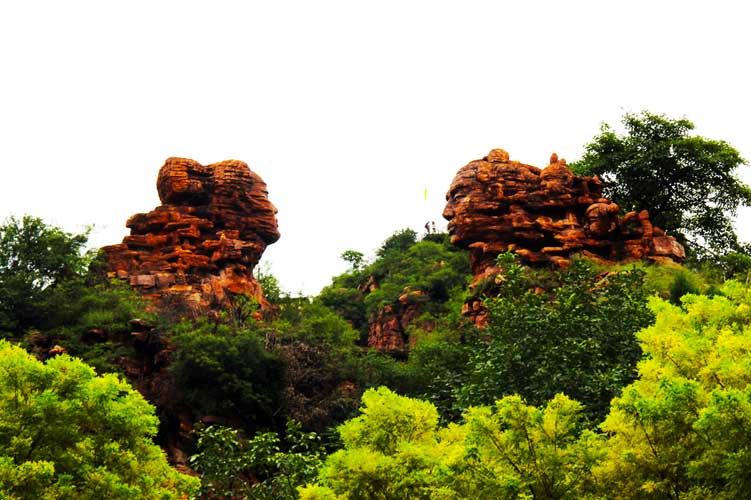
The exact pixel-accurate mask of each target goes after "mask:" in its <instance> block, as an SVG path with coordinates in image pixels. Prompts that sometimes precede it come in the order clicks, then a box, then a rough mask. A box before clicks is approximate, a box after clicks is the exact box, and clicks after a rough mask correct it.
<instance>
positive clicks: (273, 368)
mask: <svg viewBox="0 0 751 500" xmlns="http://www.w3.org/2000/svg"><path fill="white" fill-rule="evenodd" d="M625 123H626V125H627V129H628V130H627V133H626V135H625V136H619V135H618V134H617V133H616V132H614V131H612V130H610V129H609V128H608V127H605V128H603V130H602V133H601V135H600V136H598V137H596V138H595V141H594V142H593V143H592V144H590V145H589V146H588V147H587V154H586V156H585V158H584V160H583V161H582V162H581V163H579V164H578V166H577V168H579V169H581V170H582V171H583V172H588V173H600V174H601V175H603V179H604V180H605V181H606V182H611V183H621V184H623V185H621V186H620V188H618V186H614V185H612V184H611V186H610V189H612V192H613V193H616V194H617V195H618V196H621V197H622V199H623V201H622V203H624V205H627V206H628V207H629V208H642V207H644V206H646V205H643V204H640V203H642V202H640V201H639V200H636V199H634V198H633V197H634V196H635V193H636V192H637V191H638V190H634V189H632V187H629V186H631V185H630V184H628V183H629V182H632V181H633V182H636V183H637V184H638V183H642V184H644V183H650V182H656V181H654V179H652V180H650V179H651V178H650V177H649V176H648V175H647V174H646V173H645V172H648V171H649V169H646V170H645V169H644V168H643V167H644V163H645V162H647V160H650V161H653V160H654V161H653V164H652V166H653V167H654V168H656V169H668V170H670V172H673V173H674V174H675V175H674V177H672V179H674V180H676V182H683V181H681V179H684V180H686V179H687V180H686V182H685V183H684V184H685V185H682V188H683V187H687V186H688V188H690V187H691V185H695V184H696V183H695V182H693V181H692V180H691V179H694V177H693V176H692V175H693V174H696V173H697V172H699V173H701V172H705V170H704V168H705V167H706V168H709V169H710V171H711V170H712V169H715V170H717V169H721V170H723V174H724V175H718V176H716V177H711V176H710V177H708V178H707V179H708V180H707V181H706V182H708V183H710V184H711V183H713V182H726V181H727V182H730V181H732V182H737V184H734V187H733V190H732V193H731V194H732V196H731V197H730V198H722V199H720V198H718V200H719V201H722V203H725V205H721V204H715V205H714V206H715V207H716V208H717V210H718V211H715V212H712V211H711V210H710V211H706V210H698V209H695V207H694V206H693V205H692V204H691V203H688V202H686V203H683V202H681V203H679V204H675V205H669V204H660V203H661V202H660V200H661V199H662V198H661V197H660V196H657V194H659V193H661V192H662V191H664V190H666V189H671V187H670V186H669V185H668V186H667V187H665V186H663V185H662V184H660V186H661V187H660V186H657V187H659V189H654V190H653V189H650V190H649V192H650V193H652V194H654V196H651V197H650V198H649V199H648V200H645V201H643V203H648V204H656V205H655V207H657V208H659V209H660V210H662V212H661V213H660V217H662V220H665V221H668V222H669V223H670V224H673V226H671V229H672V230H673V231H675V232H676V233H678V234H680V235H681V240H682V241H684V242H686V243H687V244H688V245H689V248H688V250H689V251H688V259H687V261H686V262H685V263H683V264H677V263H674V262H651V261H641V262H628V263H621V264H617V265H610V264H607V263H604V262H603V261H592V260H588V259H587V258H585V257H584V256H572V260H571V265H569V266H568V267H566V268H562V269H561V268H553V267H546V266H537V267H530V266H527V265H524V264H523V263H522V262H521V261H520V260H519V258H518V256H516V255H514V254H513V253H504V254H501V255H499V256H498V258H497V260H496V262H495V267H497V268H498V269H499V272H498V273H495V274H493V275H487V276H484V278H483V279H480V280H475V281H476V282H474V283H473V284H472V286H471V287H470V283H471V282H472V276H471V275H470V265H469V260H470V259H469V254H468V252H467V251H465V250H462V249H459V248H456V247H454V246H453V245H451V244H450V242H449V236H448V235H446V234H441V233H431V234H426V235H423V236H422V237H418V235H417V234H416V233H415V232H414V231H412V230H411V229H401V230H398V231H396V232H395V233H393V234H392V235H391V236H388V237H387V238H386V239H385V240H384V242H383V244H382V245H381V247H380V248H378V249H377V250H376V251H375V253H374V255H372V256H366V255H365V254H363V253H362V252H359V251H356V250H348V251H346V252H344V253H343V254H342V258H343V259H344V260H345V261H346V262H347V263H348V264H349V266H350V268H349V270H348V271H347V272H345V273H343V274H341V275H339V276H335V277H333V278H332V281H331V284H330V285H329V286H327V287H325V288H324V289H323V290H322V291H321V293H320V294H318V295H317V296H315V297H301V296H293V295H290V294H287V293H286V292H285V291H284V290H282V289H281V288H280V287H279V283H278V282H277V281H276V280H275V278H274V276H273V274H271V273H270V272H269V271H268V270H266V271H263V272H257V274H258V275H259V276H258V278H259V281H260V282H261V284H262V285H263V288H264V290H265V293H266V297H265V298H266V299H267V300H268V301H269V303H270V304H271V305H272V307H271V308H267V309H264V310H263V311H260V310H259V305H258V304H257V303H255V302H253V301H252V300H250V299H248V298H247V297H246V296H244V295H234V296H232V295H230V297H229V298H228V301H227V306H226V307H224V308H223V309H221V310H216V311H213V312H212V314H210V315H205V316H202V317H196V316H195V315H191V314H188V312H189V308H187V307H186V304H184V303H181V302H180V301H179V300H177V299H176V300H175V301H174V303H168V304H163V305H162V306H161V307H160V308H155V307H154V306H153V304H152V303H150V302H147V301H145V300H144V299H143V298H142V297H141V296H140V295H138V294H137V293H136V292H135V291H134V290H133V289H131V288H130V287H129V286H127V285H124V284H123V283H120V282H117V281H110V280H108V279H107V277H106V276H107V274H106V272H105V266H104V263H103V261H102V259H101V256H99V255H97V254H96V253H95V252H87V251H85V248H86V242H87V234H69V233H66V232H65V231H63V230H61V229H59V228H56V227H53V226H50V225H48V224H46V223H45V222H44V221H42V220H41V219H38V218H35V217H33V216H24V217H22V218H13V217H10V218H8V219H6V220H5V221H4V222H3V223H2V225H0V499H2V500H4V499H13V500H16V499H27V498H35V499H36V498H48V499H57V498H60V499H63V498H65V499H68V498H71V499H78V498H81V499H89V498H91V499H101V498H123V499H126V498H128V499H131V498H164V499H167V498H206V499H210V498H214V499H220V498H225V499H239V498H251V499H294V498H301V499H308V500H312V499H318V500H324V499H326V500H331V499H340V500H344V499H351V500H354V499H394V500H397V499H399V500H400V499H405V498H410V499H411V498H415V499H464V498H466V499H495V498H502V499H604V498H622V499H630V498H633V499H645V498H646V499H676V500H677V499H704V498H717V499H736V498H747V497H748V496H749V493H748V492H749V491H751V484H749V483H750V482H751V479H749V475H748V470H749V469H750V468H751V438H750V437H749V433H748V429H749V428H751V285H749V277H750V276H751V255H750V254H749V252H748V248H747V247H746V246H744V245H743V244H741V243H740V242H738V240H737V237H736V235H735V232H734V230H733V229H732V226H731V225H729V223H728V221H729V220H730V219H728V217H731V216H732V213H733V211H734V210H735V209H736V208H737V207H738V206H740V205H743V204H747V203H748V201H749V199H751V198H749V196H748V192H749V191H748V188H747V187H746V186H745V185H743V184H742V183H740V181H738V180H737V178H736V177H734V174H733V172H732V170H733V169H734V168H735V167H736V166H738V165H739V164H740V163H742V162H743V160H742V159H741V158H740V157H739V156H738V155H737V152H736V151H735V150H733V149H732V148H731V147H730V146H729V145H727V144H725V143H723V142H721V141H709V142H704V141H701V140H694V139H696V138H692V137H690V136H688V135H687V134H688V131H690V130H691V128H692V127H693V125H692V124H691V123H690V122H686V121H685V120H682V121H681V120H679V121H674V120H670V119H668V118H665V117H661V116H656V115H651V114H649V113H644V114H642V115H639V116H629V117H628V120H627V121H626V122H625ZM700 139H701V138H700ZM705 148H709V149H708V150H705ZM707 151H709V153H712V154H709V153H707ZM704 153H707V154H704ZM644 155H647V157H648V158H647V157H645V156H644ZM660 155H663V156H666V158H661V157H660ZM645 158H646V159H645ZM660 158H661V159H660ZM702 158H704V159H706V160H707V161H706V162H705V164H703V165H701V168H699V167H700V165H698V164H697V163H696V162H697V161H700V160H702ZM658 160H659V161H658ZM650 168H651V167H650ZM671 169H672V170H671ZM670 172H667V173H665V172H664V173H665V176H669V175H673V174H670ZM676 172H677V173H680V174H681V177H678V176H677V174H676ZM624 179H625V180H624ZM660 179H662V177H661V178H660ZM718 179H719V180H718ZM667 180H668V181H669V180H670V179H667ZM652 187H655V186H650V188H652ZM705 187H706V186H704V187H702V188H701V189H705ZM710 187H712V186H710ZM714 187H717V186H716V185H715V186H714ZM706 192H707V193H708V194H707V196H708V197H709V198H711V199H715V198H712V197H715V196H720V195H718V194H717V193H715V191H714V190H711V189H710V190H709V191H706ZM656 193H657V194H656ZM695 194H696V193H684V195H685V196H683V195H682V198H681V199H684V198H685V200H689V201H690V200H694V198H693V196H694V195H695ZM709 198H707V199H709ZM718 203H719V202H718ZM647 208H649V209H650V210H653V207H647ZM713 214H714V215H713ZM713 217H714V218H713ZM469 298H471V299H472V300H475V301H477V300H478V299H479V300H480V303H481V304H482V307H483V308H484V311H486V313H487V320H488V321H487V325H485V326H484V327H483V328H478V327H476V326H475V324H474V323H473V322H472V321H470V319H468V317H467V316H466V315H464V314H463V307H464V306H465V304H466V303H467V300H468V299H469Z"/></svg>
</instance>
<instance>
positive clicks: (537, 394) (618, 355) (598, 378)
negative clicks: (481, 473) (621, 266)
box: [459, 254, 654, 424]
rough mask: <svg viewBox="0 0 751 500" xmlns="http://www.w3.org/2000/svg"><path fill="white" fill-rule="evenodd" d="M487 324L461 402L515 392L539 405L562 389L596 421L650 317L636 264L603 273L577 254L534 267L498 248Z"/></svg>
mask: <svg viewBox="0 0 751 500" xmlns="http://www.w3.org/2000/svg"><path fill="white" fill-rule="evenodd" d="M498 263H499V266H500V267H501V269H503V273H502V274H501V275H500V276H499V277H498V278H497V279H496V282H497V283H498V288H499V291H498V296H497V297H494V298H489V299H487V300H486V306H487V308H488V311H489V313H490V324H489V325H488V326H487V328H486V329H485V330H484V332H483V333H484V335H483V336H482V337H481V338H480V339H478V341H477V343H476V352H475V354H474V355H473V356H472V358H471V359H470V369H469V373H468V375H467V380H466V381H465V383H464V386H463V387H462V388H461V389H460V391H459V400H460V402H462V403H463V406H464V407H467V406H470V405H478V404H491V403H492V402H493V401H495V400H496V399H498V398H499V397H501V396H504V395H510V394H519V395H521V396H523V397H524V398H525V399H526V400H527V401H529V402H530V403H531V404H534V405H542V404H544V403H545V401H548V400H549V399H550V398H552V397H553V396H554V395H555V394H556V393H558V392H563V393H564V394H566V395H567V396H570V397H572V398H574V399H576V400H577V401H579V402H581V403H582V404H584V406H585V412H586V414H587V415H588V416H589V417H590V419H591V423H593V424H594V423H597V422H599V421H600V420H601V419H602V418H603V417H604V416H605V415H606V414H607V411H608V407H609V404H610V400H611V399H612V398H613V396H615V395H616V394H618V393H619V391H620V389H621V388H622V387H623V386H625V385H627V384H629V383H630V382H632V381H633V380H634V379H635V378H636V362H637V361H638V359H639V357H640V356H641V351H640V349H639V346H638V344H637V341H636V338H635V337H634V333H636V332H637V331H638V330H640V329H641V328H643V327H645V326H647V325H649V324H650V323H651V322H652V320H653V318H654V317H653V315H652V313H651V312H650V311H649V310H648V308H647V297H646V293H645V291H644V288H643V286H642V283H643V274H644V273H643V272H641V271H638V270H636V269H634V270H630V271H622V272H617V273H609V274H607V275H605V276H604V277H603V276H602V275H600V274H599V273H597V272H596V271H595V270H594V269H593V268H592V266H591V265H590V264H589V263H588V262H586V261H584V260H575V261H574V262H573V263H572V265H571V266H570V267H569V268H568V269H565V270H562V271H556V272H550V271H536V270H534V269H532V268H530V267H528V266H522V265H520V264H519V263H517V262H516V260H515V257H514V256H513V255H512V254H502V255H500V256H499V258H498Z"/></svg>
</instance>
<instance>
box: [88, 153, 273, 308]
mask: <svg viewBox="0 0 751 500" xmlns="http://www.w3.org/2000/svg"><path fill="white" fill-rule="evenodd" d="M157 191H158V192H159V199H160V200H161V202H162V205H161V206H158V207H156V208H155V209H154V210H152V211H151V212H149V213H140V214H135V215H133V216H131V217H130V218H129V219H128V221H127V223H126V226H127V227H128V228H130V230H131V231H130V235H129V236H126V237H125V238H124V239H123V242H122V243H120V244H118V245H110V246H106V247H104V248H103V249H102V250H103V251H104V253H105V255H106V258H107V265H108V268H109V275H110V276H111V277H117V278H120V279H123V280H127V281H128V282H129V283H130V284H131V285H132V286H133V287H135V288H136V289H138V290H140V291H141V292H142V293H143V294H144V295H145V296H146V297H148V298H151V299H153V300H154V301H155V302H156V303H157V304H159V303H165V302H170V303H174V300H175V299H180V300H181V301H182V302H183V303H185V304H187V305H188V306H189V308H190V309H192V310H194V311H203V310H206V309H207V308H212V307H216V306H219V305H222V304H224V303H225V302H226V299H227V298H228V294H239V295H244V296H246V297H249V298H252V299H255V300H256V301H258V303H259V304H260V305H261V308H262V309H263V308H265V307H268V304H267V303H266V301H265V300H264V298H263V291H262V290H261V286H260V284H259V283H258V281H257V280H256V279H255V278H254V276H253V269H254V267H255V266H256V265H257V264H258V261H259V259H260V258H261V255H262V254H263V252H264V250H265V249H266V246H267V245H269V244H271V243H274V242H275V241H276V240H278V239H279V231H278V229H277V221H276V208H275V207H274V205H272V204H271V202H270V201H269V199H268V192H267V190H266V184H265V183H264V182H263V180H262V179H261V178H260V177H259V176H258V175H257V174H255V173H254V172H252V171H251V170H250V168H248V165H247V164H245V163H243V162H241V161H237V160H227V161H223V162H220V163H214V164H211V165H201V164H199V163H198V162H196V161H193V160H189V159H185V158H168V159H167V161H166V162H165V163H164V166H162V168H161V169H160V171H159V175H158V177H157Z"/></svg>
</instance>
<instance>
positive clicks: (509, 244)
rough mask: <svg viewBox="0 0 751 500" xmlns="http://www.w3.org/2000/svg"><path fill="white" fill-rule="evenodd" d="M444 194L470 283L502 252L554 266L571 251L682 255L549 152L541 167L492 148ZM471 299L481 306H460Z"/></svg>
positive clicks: (595, 182)
mask: <svg viewBox="0 0 751 500" xmlns="http://www.w3.org/2000/svg"><path fill="white" fill-rule="evenodd" d="M446 200H447V203H446V208H445V210H444V212H443V217H444V218H446V219H447V220H448V221H449V223H448V230H449V233H450V234H451V242H452V243H454V244H455V245H457V246H460V247H462V248H467V249H469V250H470V254H471V262H470V266H471V271H472V273H473V275H474V277H475V278H474V282H473V283H474V284H476V283H477V282H479V281H480V280H481V279H483V278H488V277H490V276H492V275H494V274H495V273H497V272H498V271H499V270H498V268H496V267H495V260H496V257H497V256H498V255H499V254H501V253H504V252H514V253H516V254H517V255H519V256H520V257H521V259H522V261H523V262H526V263H528V264H553V265H556V266H559V267H565V266H567V265H569V264H570V257H571V255H572V254H574V253H582V254H584V255H587V256H590V257H595V258H599V259H603V260H608V261H623V260H628V259H643V258H649V259H656V260H657V259H660V258H670V259H673V260H678V261H680V260H683V259H684V258H685V256H686V254H685V252H684V249H683V247H682V246H681V245H680V244H679V243H678V242H677V241H676V240H675V238H673V237H672V236H667V235H665V233H664V232H663V231H662V230H660V229H659V228H656V227H653V226H652V224H651V223H650V221H649V214H648V213H647V212H646V211H642V212H639V213H637V212H630V213H628V214H626V215H624V216H623V217H620V216H619V215H618V213H619V207H618V205H616V204H615V203H612V202H611V201H610V200H607V199H605V198H602V184H601V182H600V180H599V179H598V178H597V177H578V176H575V175H574V174H573V173H572V172H571V170H570V169H569V168H568V167H567V166H566V161H565V160H563V159H561V160H559V159H558V156H557V155H556V154H555V153H554V154H553V155H552V156H551V158H550V165H548V166H547V167H546V168H544V169H540V168H537V167H534V166H531V165H525V164H523V163H520V162H518V161H511V160H509V154H508V153H507V152H506V151H504V150H502V149H494V150H492V151H491V152H490V153H488V155H487V156H486V157H485V158H482V159H481V160H475V161H472V162H470V163H468V164H467V165H466V166H464V167H462V168H461V169H460V170H459V172H458V173H457V174H456V177H455V178H454V180H453V182H452V183H451V187H450V188H449V191H448V193H447V194H446ZM475 306H478V307H475ZM473 307H474V308H475V309H478V311H479V310H480V309H481V307H479V304H467V305H466V312H468V313H469V314H470V315H472V310H473Z"/></svg>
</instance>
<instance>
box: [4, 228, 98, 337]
mask: <svg viewBox="0 0 751 500" xmlns="http://www.w3.org/2000/svg"><path fill="white" fill-rule="evenodd" d="M87 237H88V235H87V234H86V233H83V234H76V235H74V234H71V233H66V232H65V231H63V230H62V229H60V228H57V227H54V226H50V225H47V224H45V223H44V221H42V219H39V218H37V217H32V216H30V215H25V216H24V217H23V218H21V219H17V218H15V217H9V218H8V219H7V220H6V221H5V223H4V224H3V225H1V226H0V332H3V331H5V332H8V333H12V334H20V333H22V332H23V331H25V330H27V329H28V328H31V327H35V326H38V323H39V322H40V321H41V320H43V318H44V316H45V313H46V311H45V305H46V299H47V298H48V296H49V294H50V293H51V292H52V290H54V288H55V287H56V286H57V285H59V284H60V283H62V282H64V281H66V280H69V279H72V278H74V277H77V276H81V275H82V274H83V273H84V272H85V271H86V269H87V267H88V264H89V262H90V260H91V259H90V257H91V256H90V255H87V254H86V253H85V252H84V247H85V245H86V242H87Z"/></svg>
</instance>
